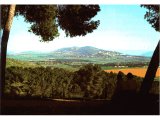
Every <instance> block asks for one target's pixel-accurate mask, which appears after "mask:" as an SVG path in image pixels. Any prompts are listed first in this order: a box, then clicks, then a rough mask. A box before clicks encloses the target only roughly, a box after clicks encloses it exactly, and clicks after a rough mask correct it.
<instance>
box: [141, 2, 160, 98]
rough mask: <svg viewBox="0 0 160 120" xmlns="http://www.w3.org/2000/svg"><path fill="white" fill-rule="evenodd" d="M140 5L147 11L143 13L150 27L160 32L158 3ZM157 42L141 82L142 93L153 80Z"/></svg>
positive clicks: (156, 64)
mask: <svg viewBox="0 0 160 120" xmlns="http://www.w3.org/2000/svg"><path fill="white" fill-rule="evenodd" d="M142 7H145V8H147V9H148V10H149V11H147V12H146V14H145V19H147V21H148V22H149V23H150V24H151V25H152V27H153V28H154V29H155V30H156V31H157V32H160V24H159V18H160V10H159V9H160V8H159V7H160V6H159V5H142ZM159 44H160V41H159V42H158V45H157V47H156V49H155V51H154V53H153V55H152V58H151V61H150V63H149V66H148V69H147V72H146V75H145V78H144V80H143V82H142V85H141V89H140V93H142V94H145V95H146V94H148V93H149V90H150V89H151V87H152V83H153V81H154V77H155V75H156V71H157V69H158V66H159Z"/></svg>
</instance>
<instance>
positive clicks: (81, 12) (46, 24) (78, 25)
mask: <svg viewBox="0 0 160 120" xmlns="http://www.w3.org/2000/svg"><path fill="white" fill-rule="evenodd" d="M1 7H2V20H3V21H2V25H1V29H3V28H4V26H5V21H6V20H7V12H8V10H9V6H8V5H3V6H1ZM99 11H100V7H99V5H17V6H16V11H15V16H19V15H21V16H23V17H24V19H25V22H28V23H30V24H31V26H30V28H29V32H33V33H34V34H35V35H38V36H40V37H41V40H42V41H52V40H53V39H55V38H56V37H57V36H59V32H58V30H59V29H58V27H60V29H62V30H64V31H65V33H66V36H70V37H74V36H77V35H78V36H84V35H86V34H87V33H91V32H93V30H95V29H96V28H97V27H98V25H99V23H100V22H99V20H97V21H93V20H91V19H92V18H93V17H94V16H95V15H96V14H97V12H99Z"/></svg>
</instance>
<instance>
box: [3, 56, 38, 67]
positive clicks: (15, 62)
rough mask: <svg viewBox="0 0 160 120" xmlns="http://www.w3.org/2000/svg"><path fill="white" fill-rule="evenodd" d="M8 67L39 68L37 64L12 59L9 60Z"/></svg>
mask: <svg viewBox="0 0 160 120" xmlns="http://www.w3.org/2000/svg"><path fill="white" fill-rule="evenodd" d="M6 63H7V64H6V65H7V67H11V66H18V67H38V65H37V64H34V63H30V62H26V61H20V60H15V59H12V58H7V62H6Z"/></svg>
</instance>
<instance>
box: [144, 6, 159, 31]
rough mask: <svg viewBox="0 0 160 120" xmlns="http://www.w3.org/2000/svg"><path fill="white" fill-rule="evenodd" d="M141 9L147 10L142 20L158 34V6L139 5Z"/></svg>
mask: <svg viewBox="0 0 160 120" xmlns="http://www.w3.org/2000/svg"><path fill="white" fill-rule="evenodd" d="M141 7H144V8H147V9H148V11H147V12H146V14H145V16H144V18H145V19H146V20H147V21H148V22H149V24H151V26H152V27H153V28H154V29H155V30H156V31H158V32H160V24H159V19H160V6H159V5H141Z"/></svg>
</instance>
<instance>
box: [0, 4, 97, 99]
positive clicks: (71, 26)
mask: <svg viewBox="0 0 160 120" xmlns="http://www.w3.org/2000/svg"><path fill="white" fill-rule="evenodd" d="M1 8H2V18H1V19H2V20H3V21H2V24H1V27H0V29H1V30H3V34H2V40H1V64H0V68H1V87H0V88H1V90H0V91H1V95H2V96H3V95H4V94H3V92H4V85H5V66H6V53H7V43H8V39H9V32H10V28H11V25H12V21H13V17H14V16H19V15H21V16H23V17H24V19H25V22H28V23H31V27H30V29H29V32H33V33H34V34H35V35H38V36H40V37H41V41H44V42H45V41H52V40H53V39H55V38H56V37H57V36H58V35H59V33H58V26H59V27H60V28H61V29H62V30H64V31H65V33H66V36H70V37H74V36H77V35H78V36H84V35H86V34H87V33H91V32H93V30H95V29H97V27H98V25H99V20H98V21H93V20H91V19H92V18H93V17H94V16H95V15H96V14H97V12H98V11H100V7H99V5H36V6H35V5H17V6H16V5H10V6H8V5H3V6H1ZM15 8H16V9H15Z"/></svg>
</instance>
